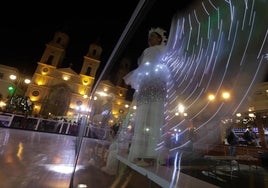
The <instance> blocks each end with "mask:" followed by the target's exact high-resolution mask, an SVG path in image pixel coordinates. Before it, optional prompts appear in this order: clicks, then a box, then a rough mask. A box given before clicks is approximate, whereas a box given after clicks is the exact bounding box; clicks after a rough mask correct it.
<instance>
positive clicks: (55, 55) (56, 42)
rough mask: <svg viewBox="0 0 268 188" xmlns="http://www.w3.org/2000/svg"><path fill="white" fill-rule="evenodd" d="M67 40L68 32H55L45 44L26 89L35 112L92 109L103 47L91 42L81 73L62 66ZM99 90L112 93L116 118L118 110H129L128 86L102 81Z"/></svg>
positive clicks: (65, 112)
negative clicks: (91, 103) (94, 87)
mask: <svg viewBox="0 0 268 188" xmlns="http://www.w3.org/2000/svg"><path fill="white" fill-rule="evenodd" d="M68 43H69V36H68V35H67V34H65V33H62V32H56V33H55V35H54V38H53V39H52V41H50V42H49V43H48V44H46V48H45V50H44V53H43V55H42V57H41V60H40V61H39V62H38V66H37V68H36V70H35V72H34V75H33V77H32V80H31V84H30V85H29V86H28V89H27V91H26V93H25V95H26V96H29V97H30V99H31V101H32V102H33V103H34V110H33V115H37V114H38V115H42V116H45V117H46V116H47V117H60V116H62V117H63V116H64V117H73V116H75V115H77V114H78V113H81V112H83V113H87V112H89V111H90V109H89V105H88V104H89V101H90V92H91V90H92V88H93V85H94V82H95V77H96V73H97V70H98V68H99V66H100V63H101V61H100V57H101V53H102V48H101V46H100V45H98V44H96V43H92V44H90V46H89V50H88V52H87V54H86V55H85V56H84V59H83V64H82V68H81V70H80V73H79V74H78V73H76V72H75V71H74V70H72V68H71V67H68V68H60V67H61V65H62V63H63V60H64V58H65V54H66V47H67V46H68ZM121 79H122V78H121ZM98 90H101V91H103V92H110V93H112V94H113V96H114V100H113V110H112V113H113V116H114V117H115V118H118V117H119V115H120V114H119V113H121V115H122V112H125V113H126V112H127V110H125V109H126V108H127V107H128V105H129V104H130V101H127V100H126V99H125V97H126V92H127V89H126V88H125V87H122V86H119V85H117V86H116V85H114V84H113V83H112V82H109V81H103V82H101V83H100V84H99V86H98ZM96 100H97V97H96ZM123 109H124V110H123Z"/></svg>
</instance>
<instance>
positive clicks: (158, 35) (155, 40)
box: [148, 27, 167, 46]
mask: <svg viewBox="0 0 268 188" xmlns="http://www.w3.org/2000/svg"><path fill="white" fill-rule="evenodd" d="M165 33H166V31H165V30H163V29H162V28H160V27H157V28H151V30H150V31H149V34H148V44H149V46H155V45H160V44H166V42H167V38H166V36H165Z"/></svg>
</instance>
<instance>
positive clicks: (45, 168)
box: [0, 128, 268, 188]
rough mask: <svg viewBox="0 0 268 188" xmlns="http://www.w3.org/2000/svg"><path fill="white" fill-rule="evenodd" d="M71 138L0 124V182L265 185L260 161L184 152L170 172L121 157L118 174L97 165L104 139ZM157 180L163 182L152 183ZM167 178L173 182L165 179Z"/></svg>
mask: <svg viewBox="0 0 268 188" xmlns="http://www.w3.org/2000/svg"><path fill="white" fill-rule="evenodd" d="M77 143H79V140H78V138H77V137H75V136H70V135H61V134H53V133H45V132H37V131H29V130H22V129H12V128H0V187H1V188H2V187H3V188H32V187H38V188H78V187H80V188H81V187H92V188H124V187H126V188H136V187H138V188H139V187H141V185H142V187H150V188H160V187H170V188H171V187H187V188H188V187H202V186H197V185H196V183H198V182H202V184H203V185H205V184H204V182H206V183H207V185H211V186H210V187H243V188H246V187H248V188H255V187H257V188H266V187H267V188H268V174H267V169H265V168H263V167H261V166H257V168H256V166H254V165H253V166H249V165H243V164H240V165H239V169H238V167H237V166H236V165H232V166H230V164H229V163H221V164H218V162H217V161H208V160H205V159H204V158H203V157H202V156H198V155H197V156H195V155H193V154H191V153H187V152H184V153H183V155H182V156H183V157H182V158H181V161H180V166H179V170H177V171H176V173H174V172H175V171H174V167H173V166H162V167H156V166H154V167H145V168H141V167H137V166H135V165H133V164H128V162H127V161H124V158H122V160H120V161H121V163H120V164H119V166H118V167H119V170H118V173H117V174H116V175H108V174H106V173H104V172H103V171H102V170H101V167H103V166H105V164H106V159H107V155H108V153H107V151H108V148H109V145H110V143H109V142H107V141H104V140H97V139H92V138H83V139H82V144H81V148H77V147H76V146H77ZM78 150H79V151H80V152H79V153H77V152H76V151H78ZM77 154H79V155H77ZM76 159H77V160H76ZM215 164H216V165H215ZM74 166H76V169H75V173H73V172H74ZM144 173H145V174H147V175H144ZM165 176H166V177H168V178H165ZM162 179H163V180H164V181H166V182H167V185H166V186H161V184H158V183H157V182H161V180H162ZM173 180H176V181H177V182H176V183H174V184H171V183H172V181H173ZM194 182H195V183H194ZM199 185H201V184H199ZM206 188H207V187H206Z"/></svg>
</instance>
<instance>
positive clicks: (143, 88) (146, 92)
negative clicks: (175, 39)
mask: <svg viewBox="0 0 268 188" xmlns="http://www.w3.org/2000/svg"><path fill="white" fill-rule="evenodd" d="M164 50H165V46H164V45H156V46H151V47H148V48H146V49H145V50H144V52H143V54H142V56H141V57H140V58H139V62H138V64H139V66H138V68H137V69H135V70H133V71H132V72H130V73H129V74H127V75H126V76H125V77H124V80H125V82H126V84H128V85H131V87H132V88H134V89H135V90H136V92H135V96H134V97H135V99H134V100H136V102H137V110H136V117H135V123H134V135H133V138H132V142H131V147H130V152H129V160H130V161H134V160H135V159H137V158H142V159H146V158H150V159H156V158H157V152H156V150H155V149H156V146H157V143H158V141H159V137H160V129H161V127H162V125H163V122H164V102H165V98H166V83H167V79H168V76H169V71H168V68H167V67H166V66H165V65H164V64H163V60H162V56H163V54H164Z"/></svg>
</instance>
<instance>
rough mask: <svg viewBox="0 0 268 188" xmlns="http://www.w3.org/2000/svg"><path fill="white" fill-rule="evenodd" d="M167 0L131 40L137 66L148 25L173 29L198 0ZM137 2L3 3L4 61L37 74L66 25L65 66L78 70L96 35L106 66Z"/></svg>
mask: <svg viewBox="0 0 268 188" xmlns="http://www.w3.org/2000/svg"><path fill="white" fill-rule="evenodd" d="M168 2H169V3H168V4H167V1H164V0H156V1H155V3H154V4H153V6H152V8H151V10H150V11H148V13H147V14H145V15H144V17H143V19H142V21H141V23H140V24H139V27H138V29H137V31H135V34H134V35H133V37H132V39H131V41H129V44H127V49H126V50H125V51H126V54H127V56H130V58H132V59H133V62H134V65H133V66H135V65H136V62H135V61H136V59H137V57H138V56H139V55H140V53H141V52H142V50H143V49H144V48H145V47H146V46H147V42H146V38H147V33H148V30H149V29H150V28H151V27H157V26H160V27H163V28H164V29H166V30H167V33H168V32H169V28H170V24H171V20H172V17H173V15H174V13H175V12H176V11H177V10H180V11H182V12H183V11H184V10H185V9H186V8H189V6H193V5H194V3H195V2H197V1H194V0H181V1H176V0H172V1H168ZM138 3H139V1H138V0H131V1H123V0H120V1H113V2H110V1H97V2H96V1H94V3H90V1H89V2H86V1H81V2H80V3H79V2H75V3H74V2H68V1H64V3H62V4H60V2H57V3H55V1H54V2H53V1H52V2H49V1H45V2H41V3H40V2H36V3H33V2H31V3H27V2H16V3H15V2H7V3H6V5H5V6H1V9H0V23H1V29H0V64H4V65H9V66H14V67H17V68H19V69H20V71H21V72H22V73H26V74H30V75H31V74H33V73H34V71H35V68H36V66H37V62H38V61H39V60H40V59H41V56H42V54H43V52H44V50H45V44H47V43H49V42H50V41H51V40H52V38H53V36H54V34H55V32H57V31H63V32H66V33H67V34H68V35H69V37H70V41H69V45H68V48H67V53H66V59H65V60H64V66H65V67H68V66H69V64H72V65H73V66H72V68H73V69H74V70H75V71H76V72H79V71H80V68H81V65H82V62H83V56H84V55H86V53H87V51H88V48H89V44H90V43H92V42H95V41H97V40H98V41H99V42H100V44H101V46H102V47H103V54H102V59H101V66H105V64H106V63H107V60H108V58H109V57H110V55H111V53H112V51H113V49H114V47H115V45H116V44H117V42H118V40H119V38H120V36H121V34H122V32H123V31H124V29H125V27H126V25H127V23H128V21H129V19H130V17H131V15H132V13H133V12H134V10H135V8H136V6H137V5H138ZM123 55H124V54H123ZM267 80H268V79H267Z"/></svg>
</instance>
